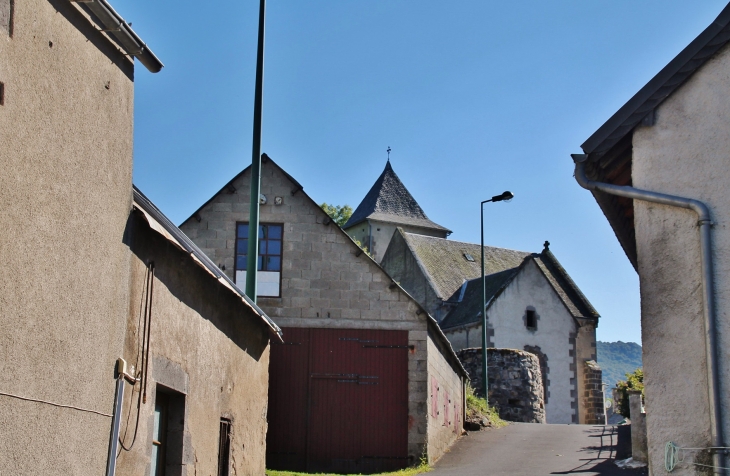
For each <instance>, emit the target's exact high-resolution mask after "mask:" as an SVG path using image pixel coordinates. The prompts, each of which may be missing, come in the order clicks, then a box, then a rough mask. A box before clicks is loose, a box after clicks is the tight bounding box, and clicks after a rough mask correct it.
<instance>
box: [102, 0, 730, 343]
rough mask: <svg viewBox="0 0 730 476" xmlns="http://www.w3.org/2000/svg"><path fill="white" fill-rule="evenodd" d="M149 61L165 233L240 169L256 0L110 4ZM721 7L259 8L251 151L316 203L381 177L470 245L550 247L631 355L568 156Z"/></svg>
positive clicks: (147, 129)
mask: <svg viewBox="0 0 730 476" xmlns="http://www.w3.org/2000/svg"><path fill="white" fill-rule="evenodd" d="M112 4H113V5H114V7H115V8H116V9H117V11H118V12H119V13H120V14H121V15H122V16H123V17H124V18H125V19H126V20H127V21H131V22H132V23H133V28H134V29H135V31H136V32H137V33H138V34H139V35H140V36H141V37H142V39H143V40H144V41H146V42H147V43H148V44H149V45H150V47H151V49H152V50H153V51H154V52H155V53H156V54H157V55H158V56H159V57H160V59H161V60H162V61H163V62H164V63H165V65H166V66H165V68H164V69H163V70H162V72H161V73H159V74H155V75H153V74H150V73H149V72H147V71H146V70H145V69H144V67H142V66H141V65H138V67H137V69H136V87H135V95H136V96H135V159H134V160H135V165H134V167H135V168H134V180H135V183H136V184H137V185H138V186H139V187H140V188H141V189H142V190H143V191H144V192H145V193H146V194H147V195H148V196H149V197H150V198H151V199H152V200H153V201H154V202H155V203H156V204H157V205H158V206H159V207H160V208H161V209H162V210H163V211H164V212H165V213H166V214H167V215H168V216H169V217H170V218H171V219H172V220H173V221H174V222H176V223H180V222H182V221H183V220H184V219H185V218H187V217H188V216H189V215H190V214H191V213H192V212H193V211H195V210H196V209H197V208H198V207H199V206H200V205H201V204H202V203H203V202H205V201H206V200H207V199H208V198H210V197H211V196H212V195H213V194H214V193H215V192H216V191H218V190H219V189H220V188H221V187H222V186H223V185H224V184H225V183H226V182H227V181H228V180H230V179H231V178H232V177H233V176H234V175H235V174H236V173H238V172H239V171H240V170H242V169H243V168H244V167H246V166H247V165H248V164H250V161H251V128H252V114H253V94H254V70H255V59H256V27H257V15H258V13H257V12H258V1H256V0H245V1H221V2H212V3H211V2H199V1H195V2H194V1H190V0H180V1H176V2H170V1H166V2H162V1H160V2H139V1H133V0H112ZM724 5H725V2H723V1H721V0H704V1H702V2H690V1H686V0H685V1H678V0H652V1H648V0H645V1H637V0H610V1H609V0H600V1H599V0H591V1H585V0H583V1H578V0H576V1H561V0H555V1H551V2H546V1H538V0H533V1H531V2H527V1H515V2H489V1H485V0H461V1H443V0H442V1H432V0H360V1H356V0H311V1H304V0H269V2H268V11H267V19H266V22H267V31H266V33H267V34H266V66H265V89H264V121H263V151H265V152H266V153H268V154H269V155H270V156H271V157H272V158H273V159H274V160H276V162H277V163H278V164H279V165H281V166H282V167H284V169H285V170H287V171H288V172H289V173H290V174H291V175H293V176H294V177H295V178H296V179H297V180H298V181H299V182H301V183H302V184H303V185H304V188H305V191H306V192H307V193H308V194H309V195H310V196H311V197H312V198H314V199H315V200H316V201H318V202H322V201H326V202H329V203H335V204H350V205H351V206H353V207H355V206H357V204H358V203H359V202H360V200H361V199H362V198H363V197H364V196H365V193H367V191H368V190H369V188H370V187H371V185H372V184H373V182H374V181H375V179H376V178H377V177H378V175H379V174H380V173H381V172H382V169H383V167H384V165H385V159H386V152H385V150H386V148H387V147H388V146H390V147H392V149H393V151H392V153H391V162H392V165H393V168H394V170H395V171H396V173H397V174H398V175H399V176H400V178H401V179H402V180H403V182H404V183H405V184H406V186H407V187H408V189H409V190H410V191H411V193H412V194H413V195H414V197H415V198H416V200H418V202H419V203H420V204H421V206H422V207H423V209H424V210H425V211H426V213H427V214H428V216H429V218H431V219H432V220H434V221H435V222H437V223H439V224H442V225H444V226H446V227H448V228H450V229H452V230H454V233H453V235H452V236H451V238H452V239H455V240H461V241H469V242H477V243H478V242H479V202H480V201H481V200H484V199H486V198H489V197H491V196H492V195H495V194H498V193H501V192H502V191H504V190H511V191H512V192H513V193H514V194H515V199H514V200H513V201H512V202H511V203H507V204H505V203H496V204H487V205H486V206H485V216H486V218H485V223H486V226H485V236H486V238H485V239H486V242H487V243H488V244H490V245H494V246H501V247H506V248H513V249H519V250H525V251H539V250H540V249H541V248H542V243H543V242H544V241H545V240H549V241H550V243H551V249H552V250H553V252H554V253H555V255H556V256H557V257H558V259H559V260H560V261H561V262H562V264H563V265H564V266H565V268H566V269H567V270H568V272H569V273H570V274H571V276H572V277H573V279H574V280H575V281H576V282H577V283H578V285H579V286H580V287H581V289H582V290H583V292H584V293H585V294H586V295H587V296H588V298H589V299H590V300H591V302H592V303H593V304H594V306H595V307H596V309H598V311H599V313H600V314H601V315H602V319H601V322H600V325H599V327H598V338H599V339H600V340H605V341H615V340H623V341H633V342H641V340H640V339H641V331H640V321H639V292H638V278H637V275H636V273H635V272H634V270H633V268H632V267H631V265H630V263H629V261H628V260H627V259H626V256H625V255H624V253H623V251H622V250H621V248H620V246H619V244H618V241H617V240H616V238H615V236H614V234H613V232H612V230H611V228H610V227H609V226H608V223H607V221H606V219H605V218H604V216H603V214H602V213H601V211H600V210H599V208H598V206H597V205H596V203H595V202H594V200H593V199H592V197H591V196H590V194H589V193H588V192H587V191H585V190H583V189H581V188H580V187H579V186H578V185H577V184H576V183H575V181H574V179H573V178H572V169H573V167H572V162H571V160H570V156H569V154H570V153H579V152H581V150H580V144H581V143H582V142H583V141H584V140H585V139H587V138H588V137H589V136H590V135H591V134H592V133H593V132H594V131H595V130H596V129H597V128H598V127H599V126H601V124H603V123H604V122H605V121H606V120H607V119H608V118H609V117H610V116H611V115H612V114H613V113H614V112H615V111H616V110H618V108H619V107H621V106H622V105H623V104H624V103H625V102H626V101H627V100H628V99H629V98H630V97H631V96H632V95H633V94H634V93H636V92H637V91H638V90H639V89H640V88H641V87H642V86H643V85H644V84H645V83H646V82H647V81H648V80H649V79H650V78H651V77H652V76H654V75H655V74H656V73H657V72H658V71H659V70H660V69H661V68H662V67H663V66H664V65H666V64H667V63H668V62H669V61H670V60H671V59H672V58H673V57H674V56H675V55H676V54H677V53H679V51H680V50H681V49H682V48H684V47H685V46H686V45H687V44H688V43H689V42H690V41H691V40H692V39H693V38H694V37H695V36H697V35H698V34H699V33H700V32H701V31H702V30H703V29H704V28H705V27H706V26H707V25H709V24H710V23H711V22H712V20H713V19H714V18H715V17H716V16H717V14H718V13H719V12H720V11H721V10H722V8H723V7H724Z"/></svg>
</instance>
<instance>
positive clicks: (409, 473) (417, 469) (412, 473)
mask: <svg viewBox="0 0 730 476" xmlns="http://www.w3.org/2000/svg"><path fill="white" fill-rule="evenodd" d="M429 471H431V467H430V466H429V465H428V464H427V463H421V464H420V465H418V466H413V467H411V468H405V469H401V470H399V471H393V472H392V473H378V474H376V475H372V476H416V475H417V474H423V473H428V472H429ZM266 476H340V475H337V474H332V473H328V474H325V473H317V474H316V475H314V474H312V473H296V472H292V471H275V470H273V469H267V470H266Z"/></svg>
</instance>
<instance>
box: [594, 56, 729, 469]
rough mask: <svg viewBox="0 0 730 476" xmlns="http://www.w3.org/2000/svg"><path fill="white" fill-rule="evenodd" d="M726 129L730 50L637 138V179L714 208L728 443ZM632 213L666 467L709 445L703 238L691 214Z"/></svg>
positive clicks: (654, 424) (654, 416)
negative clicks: (675, 449) (673, 450)
mask: <svg viewBox="0 0 730 476" xmlns="http://www.w3.org/2000/svg"><path fill="white" fill-rule="evenodd" d="M728 124H730V48H728V46H725V47H724V48H723V49H722V50H720V52H718V53H717V54H716V56H715V57H714V58H713V59H711V60H710V61H708V62H707V63H706V64H705V65H704V66H703V67H702V68H701V69H700V70H699V71H698V72H696V73H695V74H694V75H693V76H692V77H691V78H690V79H689V80H688V81H687V83H685V84H684V85H683V86H681V87H680V88H679V89H678V90H677V91H676V92H675V93H674V94H673V95H672V96H670V97H669V98H667V100H666V101H664V103H662V105H661V106H659V107H658V108H657V110H656V123H655V125H654V126H651V127H641V128H638V129H637V130H636V131H635V133H634V136H633V170H632V179H633V184H634V186H635V187H638V188H642V189H647V190H652V191H657V192H663V193H668V194H672V195H679V196H684V197H688V198H695V199H698V200H702V201H704V202H705V203H706V204H708V206H709V207H710V210H711V213H712V219H713V222H714V227H713V229H712V239H713V247H714V249H713V259H714V269H715V279H716V284H715V305H716V307H717V311H718V316H719V321H720V322H719V323H718V336H719V337H718V344H719V348H720V349H723V350H722V351H721V356H720V372H721V379H722V381H723V382H724V386H723V387H722V389H721V390H722V393H723V395H725V398H724V400H723V402H722V404H723V413H724V415H725V429H724V432H725V435H730V418H728V415H730V391H729V389H730V365H729V364H728V359H727V349H728V348H729V346H730V339H729V338H728V336H730V317H729V316H730V313H729V312H728V310H730V231H729V229H728V225H730V187H728V184H729V183H730V167H728V163H729V160H730V159H729V158H728V151H729V150H730V128H728ZM634 211H635V219H634V223H635V228H636V245H637V254H638V272H639V277H640V283H641V319H642V325H641V331H642V347H643V349H642V350H643V361H644V376H645V383H646V406H647V430H648V437H649V457H650V459H651V460H653V461H662V458H663V451H664V443H665V442H666V441H670V440H671V441H675V442H677V444H679V445H681V446H688V447H705V446H708V445H710V439H709V438H710V436H709V425H710V424H709V421H708V415H709V412H710V410H709V404H708V398H707V378H706V375H707V372H706V360H705V354H704V352H705V351H704V349H705V342H704V337H703V317H702V313H703V307H702V288H701V269H700V247H699V231H698V227H697V215H696V214H695V213H694V212H692V211H690V210H683V209H678V208H672V207H667V206H663V205H658V204H653V203H647V202H642V201H638V200H635V201H634ZM599 357H600V356H599ZM688 378H689V379H691V380H692V384H691V385H687V383H686V382H687V379H688ZM727 438H728V436H726V440H725V443H726V444H727V441H728V439H727ZM657 466H658V465H657V464H656V463H655V464H654V467H655V468H656V467H657ZM678 470H679V471H684V469H682V468H678ZM661 474H663V473H661ZM681 474H689V473H681Z"/></svg>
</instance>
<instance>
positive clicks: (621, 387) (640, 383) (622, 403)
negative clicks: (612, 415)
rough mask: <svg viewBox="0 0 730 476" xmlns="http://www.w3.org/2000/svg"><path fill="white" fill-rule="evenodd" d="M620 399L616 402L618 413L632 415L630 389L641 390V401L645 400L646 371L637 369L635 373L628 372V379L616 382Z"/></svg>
mask: <svg viewBox="0 0 730 476" xmlns="http://www.w3.org/2000/svg"><path fill="white" fill-rule="evenodd" d="M616 388H617V389H618V395H619V399H618V401H617V402H616V413H618V414H620V415H622V416H624V417H627V418H628V417H630V416H631V413H630V410H629V390H641V401H642V402H643V401H644V371H643V370H641V369H636V370H635V371H634V372H633V373H627V374H626V380H620V381H619V382H618V383H617V384H616Z"/></svg>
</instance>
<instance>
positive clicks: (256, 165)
mask: <svg viewBox="0 0 730 476" xmlns="http://www.w3.org/2000/svg"><path fill="white" fill-rule="evenodd" d="M265 15H266V0H261V3H260V4H259V38H258V55H257V57H256V93H255V97H254V105H253V146H252V148H253V150H252V153H251V155H252V157H251V206H250V208H249V219H248V256H247V257H246V295H247V296H248V297H249V298H251V300H252V301H253V302H254V303H255V302H256V294H257V279H256V278H257V274H258V261H259V260H258V258H259V197H260V195H261V115H262V113H263V96H264V26H265V21H264V20H265Z"/></svg>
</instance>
